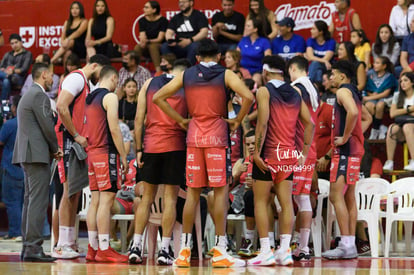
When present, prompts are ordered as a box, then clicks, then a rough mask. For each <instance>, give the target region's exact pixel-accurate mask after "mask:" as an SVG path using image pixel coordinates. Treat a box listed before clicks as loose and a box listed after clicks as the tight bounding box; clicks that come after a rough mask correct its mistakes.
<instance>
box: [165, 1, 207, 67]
mask: <svg viewBox="0 0 414 275" xmlns="http://www.w3.org/2000/svg"><path fill="white" fill-rule="evenodd" d="M178 6H179V8H180V11H181V12H180V13H178V14H176V15H175V16H174V17H173V18H172V19H171V21H170V23H169V24H168V28H167V32H166V33H165V39H166V40H167V42H164V43H163V44H162V46H161V53H162V54H166V53H170V52H172V53H174V54H175V55H176V56H177V57H178V58H187V59H188V60H189V61H190V62H191V64H193V65H194V64H195V63H196V57H195V56H196V49H197V47H198V41H200V40H202V39H204V38H206V37H207V34H208V20H207V18H206V16H205V15H204V14H203V13H202V12H200V11H199V10H195V9H194V8H193V6H194V1H193V0H179V1H178ZM174 36H175V38H174Z"/></svg>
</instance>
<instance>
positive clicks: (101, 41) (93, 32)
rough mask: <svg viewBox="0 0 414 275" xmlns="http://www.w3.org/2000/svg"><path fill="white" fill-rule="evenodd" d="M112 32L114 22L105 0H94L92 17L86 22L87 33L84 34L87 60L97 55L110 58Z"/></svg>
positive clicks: (111, 53) (111, 52)
mask: <svg viewBox="0 0 414 275" xmlns="http://www.w3.org/2000/svg"><path fill="white" fill-rule="evenodd" d="M114 30H115V20H114V18H113V17H112V16H111V13H110V12H109V8H108V4H107V3H106V0H96V1H95V5H94V9H93V16H92V18H91V19H90V20H89V22H88V31H87V32H86V40H85V45H86V53H87V58H88V59H89V58H91V56H94V55H95V54H97V53H99V54H103V55H106V56H107V57H109V58H111V57H112V55H113V44H112V36H113V34H114ZM92 38H93V39H92Z"/></svg>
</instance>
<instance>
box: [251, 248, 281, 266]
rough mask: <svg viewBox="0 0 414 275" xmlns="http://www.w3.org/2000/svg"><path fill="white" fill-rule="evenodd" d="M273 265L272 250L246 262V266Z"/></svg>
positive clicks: (274, 262) (273, 256) (274, 261)
mask: <svg viewBox="0 0 414 275" xmlns="http://www.w3.org/2000/svg"><path fill="white" fill-rule="evenodd" d="M275 264H276V260H275V255H273V252H272V250H269V251H268V252H260V254H259V255H257V256H256V257H254V258H253V259H250V260H248V261H247V265H260V266H270V265H275Z"/></svg>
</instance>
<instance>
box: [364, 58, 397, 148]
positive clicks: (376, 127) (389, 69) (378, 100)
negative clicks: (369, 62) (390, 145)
mask: <svg viewBox="0 0 414 275" xmlns="http://www.w3.org/2000/svg"><path fill="white" fill-rule="evenodd" d="M396 87H397V80H396V79H395V76H394V69H393V66H392V63H391V61H390V60H389V59H388V57H386V56H379V57H377V58H376V59H375V61H374V68H373V70H369V71H368V75H367V86H366V88H365V90H366V95H365V96H364V97H363V98H362V102H363V103H364V104H365V107H366V108H367V109H368V111H369V113H370V114H371V115H372V116H373V123H372V129H371V134H370V136H369V139H371V140H375V139H385V137H386V134H387V127H386V126H384V125H381V122H382V117H383V116H384V109H385V99H387V98H389V97H392V95H393V93H394V90H395V88H396Z"/></svg>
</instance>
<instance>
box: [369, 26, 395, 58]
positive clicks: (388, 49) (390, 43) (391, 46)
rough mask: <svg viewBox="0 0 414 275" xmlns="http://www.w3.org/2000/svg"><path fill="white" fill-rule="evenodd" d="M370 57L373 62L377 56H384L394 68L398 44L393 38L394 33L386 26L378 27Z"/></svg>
mask: <svg viewBox="0 0 414 275" xmlns="http://www.w3.org/2000/svg"><path fill="white" fill-rule="evenodd" d="M372 56H373V58H374V60H375V59H376V58H377V57H379V56H386V57H388V58H389V60H390V61H391V63H392V64H393V65H394V66H396V65H397V64H398V57H399V56H400V44H399V43H398V42H397V39H396V38H395V36H394V31H393V30H392V29H391V26H390V25H388V24H382V25H381V26H379V28H378V31H377V36H376V37H375V43H373V44H372Z"/></svg>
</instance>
